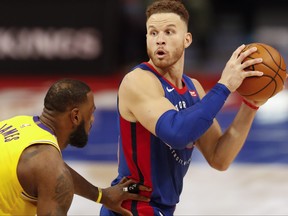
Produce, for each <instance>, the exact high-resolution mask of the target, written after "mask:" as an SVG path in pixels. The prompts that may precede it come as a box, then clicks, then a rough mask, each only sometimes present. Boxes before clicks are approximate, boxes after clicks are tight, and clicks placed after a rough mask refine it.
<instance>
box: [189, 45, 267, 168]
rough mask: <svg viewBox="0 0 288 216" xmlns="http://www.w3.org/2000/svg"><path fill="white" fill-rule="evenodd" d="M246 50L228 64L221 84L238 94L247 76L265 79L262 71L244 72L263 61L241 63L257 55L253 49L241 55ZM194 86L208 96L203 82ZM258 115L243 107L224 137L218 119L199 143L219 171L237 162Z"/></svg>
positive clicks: (240, 48) (234, 54)
mask: <svg viewBox="0 0 288 216" xmlns="http://www.w3.org/2000/svg"><path fill="white" fill-rule="evenodd" d="M242 48H243V47H239V48H238V49H237V50H236V51H235V52H234V53H233V55H232V56H231V58H230V60H229V61H228V62H227V64H226V67H225V69H224V71H223V73H222V76H221V79H220V82H223V83H225V85H227V86H229V88H230V89H231V91H235V90H236V89H237V87H238V86H239V85H240V84H241V82H240V81H241V80H243V79H244V77H248V76H261V74H262V73H261V72H258V71H255V72H252V71H250V72H244V71H243V70H244V68H246V67H247V64H251V65H252V64H256V63H258V62H260V61H261V60H260V59H253V60H251V61H247V62H245V63H243V64H241V62H242V61H243V58H245V57H246V56H247V55H250V54H251V53H252V52H255V49H254V48H253V49H249V50H247V51H246V52H244V53H242V54H241V55H239V53H240V51H241V50H242ZM235 82H236V83H235ZM194 84H195V86H196V88H197V91H198V93H199V94H200V97H204V95H205V92H204V90H203V88H202V86H201V85H200V84H199V82H197V81H195V80H194ZM231 86H233V87H231ZM263 103H264V102H258V103H256V102H255V103H254V104H255V105H257V106H260V105H262V104H263ZM255 113H256V110H253V109H251V108H250V107H248V106H247V105H245V104H242V105H241V107H240V109H239V111H238V113H237V115H236V117H235V118H234V120H233V122H232V124H231V125H230V127H229V128H228V129H227V130H226V131H225V132H224V134H222V132H221V128H220V126H219V124H218V122H217V121H216V119H214V121H213V124H212V125H211V127H210V128H209V129H208V130H207V131H206V132H205V133H204V134H203V136H201V137H200V138H199V139H198V140H197V142H196V146H197V147H198V148H199V150H200V151H201V152H202V154H203V155H204V157H205V158H206V160H207V161H208V163H209V164H210V165H211V166H212V167H214V168H216V169H218V170H226V169H227V168H228V167H229V165H230V164H231V163H232V162H233V160H234V159H235V157H236V156H237V154H238V153H239V151H240V150H241V148H242V146H243V145H244V142H245V140H246V138H247V135H248V133H249V130H250V128H251V125H252V122H253V119H254V117H255Z"/></svg>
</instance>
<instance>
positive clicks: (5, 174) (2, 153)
mask: <svg viewBox="0 0 288 216" xmlns="http://www.w3.org/2000/svg"><path fill="white" fill-rule="evenodd" d="M38 143H41V144H48V145H53V146H54V147H56V148H57V149H58V150H59V152H60V154H61V151H60V148H59V146H58V142H57V139H56V137H55V136H54V135H53V132H52V131H51V130H50V129H49V128H48V127H46V126H45V125H44V124H42V123H41V122H40V120H39V117H38V116H34V117H33V116H15V117H13V118H10V119H7V120H4V121H1V122H0V215H1V216H2V215H35V214H36V211H37V206H36V205H37V198H35V197H31V196H29V195H27V193H25V191H24V190H23V188H22V186H21V184H20V182H19V181H18V177H17V165H18V161H19V158H20V156H21V154H22V152H23V151H24V149H26V148H27V147H28V146H31V145H33V144H38ZM33 201H34V202H33Z"/></svg>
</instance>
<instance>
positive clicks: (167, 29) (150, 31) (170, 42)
mask: <svg viewBox="0 0 288 216" xmlns="http://www.w3.org/2000/svg"><path fill="white" fill-rule="evenodd" d="M146 28H147V35H146V43H147V53H148V56H149V58H150V59H151V60H152V61H153V63H154V64H155V66H157V67H160V68H166V67H169V66H171V65H173V64H175V63H176V62H177V61H178V60H179V59H180V58H184V49H185V48H186V47H188V46H189V45H190V43H191V42H192V38H188V39H189V40H187V37H190V36H191V34H190V33H187V26H186V24H185V22H184V21H183V20H181V18H180V16H178V15H177V14H174V13H159V14H153V15H152V16H151V17H150V18H149V19H148V20H147V23H146ZM188 43H189V44H188Z"/></svg>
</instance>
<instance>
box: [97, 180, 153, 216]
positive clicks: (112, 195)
mask: <svg viewBox="0 0 288 216" xmlns="http://www.w3.org/2000/svg"><path fill="white" fill-rule="evenodd" d="M133 183H136V182H135V181H133V180H132V179H128V178H125V177H124V178H122V179H121V181H120V182H119V183H118V184H117V185H114V186H112V187H108V188H105V189H102V192H103V197H102V199H101V203H102V204H103V205H104V206H105V207H106V208H108V209H110V210H112V211H114V212H117V213H119V214H121V215H124V216H133V215H132V213H131V212H130V211H128V210H127V209H124V208H123V207H122V206H121V204H122V202H123V201H124V200H129V199H130V200H138V201H144V202H149V201H150V199H149V198H148V197H145V196H142V195H139V194H137V191H138V190H139V191H148V192H150V191H151V188H148V187H146V186H143V185H138V184H133ZM136 185H137V188H135V186H136ZM129 186H130V188H132V189H133V190H137V191H130V190H131V189H130V188H129ZM131 186H132V187H131ZM128 189H129V190H128ZM135 192H136V193H135Z"/></svg>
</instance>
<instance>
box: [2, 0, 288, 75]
mask: <svg viewBox="0 0 288 216" xmlns="http://www.w3.org/2000/svg"><path fill="white" fill-rule="evenodd" d="M150 2H152V0H105V1H96V0H81V1H80V0H69V1H68V0H58V1H48V0H42V1H36V0H28V1H20V0H11V1H3V2H1V7H0V74H1V75H13V74H25V75H27V74H32V75H39V76H40V75H41V76H43V75H44V76H45V75H47V74H49V75H53V74H57V75H67V74H69V75H70V74H82V75H99V76H106V75H107V76H109V75H114V74H115V73H118V74H119V73H126V72H127V71H128V70H129V69H130V68H131V67H132V66H134V65H135V64H137V63H139V62H142V61H146V60H148V59H147V55H146V41H145V34H146V29H145V21H146V17H145V9H146V6H147V5H148V4H149V3H150ZM183 3H184V4H185V5H186V6H187V8H188V10H189V12H190V24H189V30H190V31H191V32H192V34H193V43H192V45H191V47H190V48H188V49H187V52H186V59H187V61H186V72H187V73H195V74H199V73H201V74H208V75H210V74H219V73H220V71H221V70H222V68H223V67H224V65H225V63H226V61H227V60H228V59H229V58H230V55H231V54H232V52H233V51H234V50H235V49H236V47H238V46H239V45H241V44H242V43H245V44H247V43H250V42H262V43H267V44H270V45H272V46H274V47H275V48H276V49H278V50H279V51H280V53H281V54H282V55H283V56H284V59H285V60H286V62H288V59H287V56H288V1H287V0H274V1H270V0H269V1H267V0H261V1H260V0H259V1H258V0H241V1H228V0H217V1H216V0H183Z"/></svg>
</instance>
